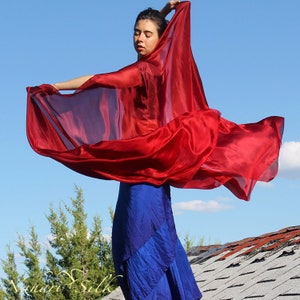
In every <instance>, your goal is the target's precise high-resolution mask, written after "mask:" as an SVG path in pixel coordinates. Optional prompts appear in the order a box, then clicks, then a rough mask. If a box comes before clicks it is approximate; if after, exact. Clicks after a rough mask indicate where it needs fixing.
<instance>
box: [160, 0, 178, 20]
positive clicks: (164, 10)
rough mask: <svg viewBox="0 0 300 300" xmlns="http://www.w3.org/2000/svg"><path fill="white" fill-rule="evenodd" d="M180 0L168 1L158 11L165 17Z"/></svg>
mask: <svg viewBox="0 0 300 300" xmlns="http://www.w3.org/2000/svg"><path fill="white" fill-rule="evenodd" d="M179 2H180V0H174V1H169V2H167V4H166V5H165V6H164V7H163V8H162V9H161V10H160V13H161V14H162V15H163V16H164V17H166V16H167V15H168V14H169V13H170V12H171V11H172V9H174V8H175V6H176V4H178V3H179Z"/></svg>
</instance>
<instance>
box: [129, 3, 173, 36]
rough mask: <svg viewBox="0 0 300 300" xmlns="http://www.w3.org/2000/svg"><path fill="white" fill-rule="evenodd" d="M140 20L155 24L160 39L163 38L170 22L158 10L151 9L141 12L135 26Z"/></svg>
mask: <svg viewBox="0 0 300 300" xmlns="http://www.w3.org/2000/svg"><path fill="white" fill-rule="evenodd" d="M140 20H151V21H153V22H155V24H156V25H157V31H158V36H159V37H161V35H162V34H163V32H164V31H165V29H166V27H167V25H168V21H167V20H166V19H165V18H164V16H163V15H162V14H161V13H160V12H159V11H158V10H156V9H152V8H151V7H149V8H147V9H145V10H143V11H141V12H140V13H139V14H138V16H137V18H136V21H135V25H136V23H137V22H138V21H140Z"/></svg>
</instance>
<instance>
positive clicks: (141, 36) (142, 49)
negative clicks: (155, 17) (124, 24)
mask: <svg viewBox="0 0 300 300" xmlns="http://www.w3.org/2000/svg"><path fill="white" fill-rule="evenodd" d="M158 40H159V36H158V31H157V25H156V23H155V22H153V21H151V20H148V19H145V20H139V21H138V22H137V23H136V24H135V27H134V35H133V41H134V48H135V51H136V52H137V53H138V56H139V57H141V56H145V55H148V54H150V53H151V52H152V51H153V50H154V48H155V46H156V44H157V42H158Z"/></svg>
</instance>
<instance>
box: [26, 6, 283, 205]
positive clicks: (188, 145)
mask: <svg viewBox="0 0 300 300" xmlns="http://www.w3.org/2000/svg"><path fill="white" fill-rule="evenodd" d="M190 44H191V43H190V2H182V3H180V4H179V5H178V6H177V8H176V11H175V14H174V16H173V17H172V19H171V20H170V22H169V24H168V27H167V29H166V31H165V32H164V34H163V36H162V37H161V38H160V41H159V44H158V45H157V47H156V50H155V51H154V52H152V53H151V55H149V56H147V57H145V58H143V59H141V60H139V61H137V62H135V63H133V64H132V65H129V66H127V67H125V68H123V69H121V70H119V71H116V72H112V73H107V74H98V75H95V76H94V77H92V78H91V79H90V80H88V81H87V82H86V83H85V84H84V85H83V86H81V87H80V88H79V89H78V90H77V91H75V92H74V93H72V94H61V93H59V92H58V91H57V90H56V89H55V88H53V87H52V86H51V85H41V86H37V87H29V88H27V91H28V104H27V124H26V127H27V136H28V140H29V143H30V145H31V147H32V148H33V150H34V151H36V152H37V153H39V154H41V155H44V156H48V157H51V158H53V159H55V160H57V161H59V162H60V163H62V164H64V165H65V166H67V167H69V168H71V169H73V170H74V171H76V172H79V173H81V174H84V175H87V176H91V177H96V178H101V179H112V180H117V181H121V182H130V183H140V182H148V183H151V184H154V185H162V184H163V183H168V184H170V185H172V186H175V187H180V188H199V189H212V188H215V187H218V186H220V185H224V186H226V187H227V188H228V189H230V190H231V191H232V193H234V194H235V195H236V196H237V197H239V198H241V199H246V200H248V199H249V197H250V194H251V191H252V189H253V187H254V185H255V183H256V182H257V181H258V180H260V181H269V180H271V179H273V178H274V177H275V175H276V174H277V169H278V164H277V159H278V154H279V149H280V145H281V137H282V132H283V118H281V117H277V116H274V117H268V118H265V119H264V120H261V121H259V122H256V123H251V124H235V123H233V122H231V121H229V120H226V119H224V118H222V117H221V115H220V113H219V112H218V111H217V110H213V109H210V108H209V107H208V104H207V102H206V98H205V94H204V91H203V87H202V83H201V79H200V76H199V73H198V70H197V66H196V64H195V61H194V58H193V54H192V51H191V46H190Z"/></svg>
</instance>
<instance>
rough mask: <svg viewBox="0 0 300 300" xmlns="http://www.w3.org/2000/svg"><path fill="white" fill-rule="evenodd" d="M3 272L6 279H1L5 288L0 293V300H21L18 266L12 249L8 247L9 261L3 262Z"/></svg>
mask: <svg viewBox="0 0 300 300" xmlns="http://www.w3.org/2000/svg"><path fill="white" fill-rule="evenodd" d="M1 262H2V268H3V271H4V272H5V274H6V278H1V283H2V285H3V286H4V288H3V289H1V292H0V299H1V300H4V299H7V300H20V299H21V293H20V282H21V280H20V276H19V273H18V271H17V265H16V261H15V254H14V252H13V251H12V250H11V248H10V247H9V246H8V247H7V260H6V261H5V260H1Z"/></svg>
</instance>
